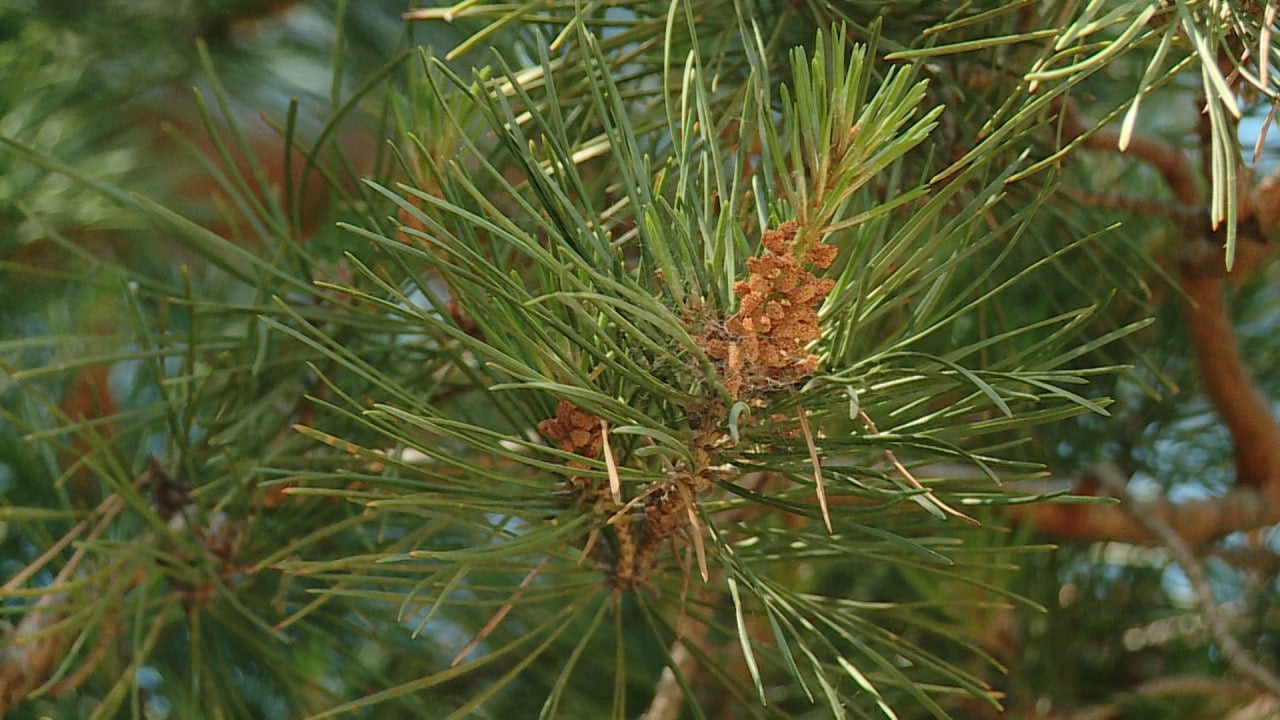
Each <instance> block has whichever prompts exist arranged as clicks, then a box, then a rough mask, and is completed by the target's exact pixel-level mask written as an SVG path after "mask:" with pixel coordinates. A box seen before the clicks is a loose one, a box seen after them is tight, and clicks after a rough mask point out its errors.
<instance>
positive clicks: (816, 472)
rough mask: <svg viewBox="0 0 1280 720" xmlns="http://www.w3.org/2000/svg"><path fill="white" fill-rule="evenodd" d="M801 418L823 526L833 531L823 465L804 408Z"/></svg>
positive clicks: (801, 427) (801, 411)
mask: <svg viewBox="0 0 1280 720" xmlns="http://www.w3.org/2000/svg"><path fill="white" fill-rule="evenodd" d="M797 416H798V417H799V418H800V431H801V432H803V433H804V442H805V445H807V446H808V447H809V462H810V463H812V464H813V485H814V487H815V488H817V490H818V507H819V508H821V509H822V524H823V525H826V526H827V532H834V531H833V530H832V529H831V512H830V510H828V509H827V490H826V488H824V487H823V486H822V463H821V461H819V460H818V447H817V446H816V445H814V444H813V433H812V432H811V431H810V430H809V419H808V418H806V417H805V416H804V408H800V412H799V413H797Z"/></svg>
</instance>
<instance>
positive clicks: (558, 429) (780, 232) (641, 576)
mask: <svg viewBox="0 0 1280 720" xmlns="http://www.w3.org/2000/svg"><path fill="white" fill-rule="evenodd" d="M798 235H799V226H798V225H797V224H796V223H794V222H785V223H783V224H782V225H780V226H778V227H777V228H775V229H771V230H766V231H765V232H764V234H763V236H762V237H761V244H762V245H763V246H764V248H765V253H764V254H763V255H761V256H760V257H755V258H751V259H749V260H747V269H748V276H747V279H746V280H743V281H741V282H737V283H734V286H733V291H734V294H736V295H737V296H738V297H739V298H741V300H740V304H739V309H738V312H737V313H736V314H735V315H733V316H731V317H729V318H727V319H726V320H724V321H723V323H721V322H719V321H716V322H715V323H713V324H712V325H711V326H710V327H706V328H704V330H703V333H702V335H701V337H700V340H699V343H700V344H701V345H702V346H703V348H704V349H705V350H706V352H707V354H708V355H709V356H710V357H711V358H712V359H713V360H714V361H716V363H717V364H718V366H719V368H720V372H721V380H722V381H723V382H724V384H725V387H726V388H727V389H728V390H729V392H730V394H731V395H732V396H733V397H734V398H735V399H737V398H738V397H740V396H741V395H743V394H744V393H745V394H746V395H748V396H751V395H757V394H758V393H759V392H761V391H763V390H766V389H767V388H769V387H771V386H773V385H776V384H779V383H784V382H787V381H791V380H795V379H797V378H800V377H803V376H805V375H808V374H811V373H813V372H814V371H816V370H817V366H818V358H817V357H816V356H814V355H812V354H810V353H809V351H808V345H809V343H810V342H812V341H814V340H816V339H818V338H819V337H820V336H821V334H822V330H821V328H820V327H819V325H818V311H817V308H818V305H819V304H821V303H822V300H823V299H824V298H825V297H826V296H827V294H828V293H829V292H831V289H832V288H833V287H834V286H835V281H834V280H830V279H825V278H819V277H817V276H816V275H814V274H813V273H812V272H810V271H809V270H808V269H806V267H805V266H806V265H808V266H812V267H816V268H821V269H825V268H827V267H830V265H831V263H832V262H833V261H834V260H835V258H836V255H837V253H838V249H837V248H835V247H834V246H831V245H825V244H822V243H819V242H814V243H812V244H811V245H809V246H808V247H807V248H805V247H803V245H802V244H801V242H799V241H798V239H797V236H798ZM753 399H754V400H756V401H760V398H758V397H756V398H753ZM701 415H703V416H704V417H703V424H709V425H712V426H718V425H719V423H721V422H722V421H723V420H724V418H723V412H709V413H701ZM700 429H701V430H702V432H699V433H697V437H698V440H696V441H695V444H696V445H697V447H695V448H693V449H694V456H695V457H696V458H698V462H697V463H696V464H697V465H698V467H694V468H687V469H685V470H684V471H676V472H672V473H670V474H669V475H668V477H667V478H665V479H664V480H663V481H660V482H659V483H657V484H655V486H654V487H652V488H650V489H649V490H648V491H646V492H645V495H644V496H643V506H642V509H643V524H642V526H641V527H640V528H636V527H633V522H635V520H633V518H632V516H630V515H626V514H622V513H621V511H622V510H623V508H622V507H620V506H618V504H617V503H616V502H614V501H613V499H612V497H611V494H610V491H609V487H608V485H607V483H606V482H605V481H603V480H601V481H598V482H596V483H595V484H594V485H592V484H591V482H590V481H589V479H588V478H586V477H581V476H577V477H572V478H570V481H569V484H570V486H571V488H572V489H573V490H575V491H576V492H577V493H578V496H579V498H581V499H583V500H589V501H590V502H591V503H592V504H593V505H594V508H595V510H596V511H597V512H601V513H607V514H608V515H610V516H611V517H613V518H614V521H613V522H612V523H611V526H612V528H613V531H614V537H615V539H616V543H617V545H616V555H615V559H614V564H613V573H612V575H613V581H614V583H615V584H616V585H617V586H618V587H624V588H625V587H634V586H635V585H637V584H640V583H643V582H645V580H646V578H647V576H648V573H649V570H650V569H651V566H652V564H653V561H654V557H655V555H656V553H657V550H658V548H659V547H660V546H661V544H662V543H663V542H665V541H666V540H667V539H669V538H671V537H672V536H674V535H675V534H676V533H678V532H680V531H681V530H683V529H685V528H686V527H688V526H689V525H690V524H691V523H695V522H696V520H694V519H693V516H694V514H695V503H696V498H697V496H698V495H699V494H701V493H703V492H705V491H706V490H708V489H709V488H710V487H711V486H712V477H713V476H714V475H715V474H716V473H717V469H716V464H717V461H716V457H715V455H716V453H715V452H714V451H713V450H712V448H713V447H714V446H715V443H714V439H715V438H717V437H719V436H720V434H721V431H720V430H719V429H718V427H702V428H700ZM538 431H539V432H540V433H542V435H543V436H544V437H546V438H548V439H550V440H552V441H554V442H555V443H556V447H557V448H559V449H560V450H563V451H565V452H571V453H574V454H575V455H581V456H583V457H586V458H592V459H594V458H597V457H599V455H600V452H601V451H602V449H603V448H604V443H603V437H602V432H603V423H602V422H601V420H600V418H599V417H598V416H596V415H594V414H592V413H590V412H587V411H585V410H582V409H581V408H579V407H577V406H575V405H574V404H573V403H570V402H568V401H566V400H560V401H559V404H558V405H557V407H556V415H555V417H553V418H549V419H547V420H543V421H542V422H540V423H538ZM566 465H568V466H569V467H571V468H577V469H586V468H587V464H586V463H584V462H581V461H578V460H570V461H569V462H567V463H566ZM633 502H634V501H633ZM590 545H591V543H590V542H588V546H590Z"/></svg>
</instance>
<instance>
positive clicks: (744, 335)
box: [705, 221, 838, 399]
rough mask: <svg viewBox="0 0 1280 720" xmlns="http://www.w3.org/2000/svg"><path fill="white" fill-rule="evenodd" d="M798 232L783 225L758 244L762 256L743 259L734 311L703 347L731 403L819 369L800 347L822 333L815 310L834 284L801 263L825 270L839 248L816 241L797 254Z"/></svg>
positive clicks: (789, 226) (790, 223)
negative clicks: (719, 332)
mask: <svg viewBox="0 0 1280 720" xmlns="http://www.w3.org/2000/svg"><path fill="white" fill-rule="evenodd" d="M798 230H799V226H797V225H796V223H794V222H791V221H788V222H785V223H783V224H781V225H779V226H778V227H777V228H775V229H772V230H766V231H765V233H764V235H763V236H762V237H761V239H760V242H761V244H762V245H764V247H765V250H766V253H765V254H764V255H762V256H760V257H755V258H751V259H749V260H747V269H748V270H749V271H750V273H749V275H748V276H747V279H746V280H743V281H741V282H736V283H734V284H733V292H734V294H735V295H737V296H738V297H739V298H741V301H740V305H739V308H738V313H737V314H736V315H734V316H732V317H730V318H729V319H728V320H725V322H724V330H725V333H724V335H723V336H722V337H713V338H709V339H707V341H706V343H705V348H706V351H707V354H708V355H710V356H711V358H712V359H713V360H717V361H719V362H721V363H723V367H724V378H723V380H724V384H725V387H726V388H728V390H729V394H730V395H732V396H733V397H734V399H737V397H738V396H739V394H740V393H741V392H742V391H743V390H748V391H749V390H752V389H758V388H761V387H764V386H767V385H769V384H771V383H773V382H785V381H787V380H793V379H795V378H798V377H802V376H804V375H808V374H810V373H812V372H814V371H815V370H817V369H818V358H817V357H815V356H813V355H811V354H809V352H808V351H807V350H806V349H805V348H806V346H807V345H808V344H809V343H810V342H812V341H814V340H817V339H818V338H819V337H820V336H821V335H822V329H821V328H820V327H819V326H818V310H817V307H818V305H819V304H821V303H822V300H823V298H825V297H826V296H827V293H829V292H831V289H832V288H833V287H835V281H834V280H831V279H829V278H819V277H817V276H816V275H814V274H813V273H812V272H809V271H808V270H806V269H805V268H804V264H806V263H807V264H809V265H813V266H815V267H818V268H824V269H825V268H827V267H829V266H830V265H831V263H832V262H833V261H834V260H835V258H836V254H837V252H838V250H837V248H836V247H835V246H832V245H824V244H822V243H816V242H815V243H813V244H812V245H810V246H809V248H808V249H807V250H802V249H801V248H799V247H797V242H796V236H797V234H798Z"/></svg>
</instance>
